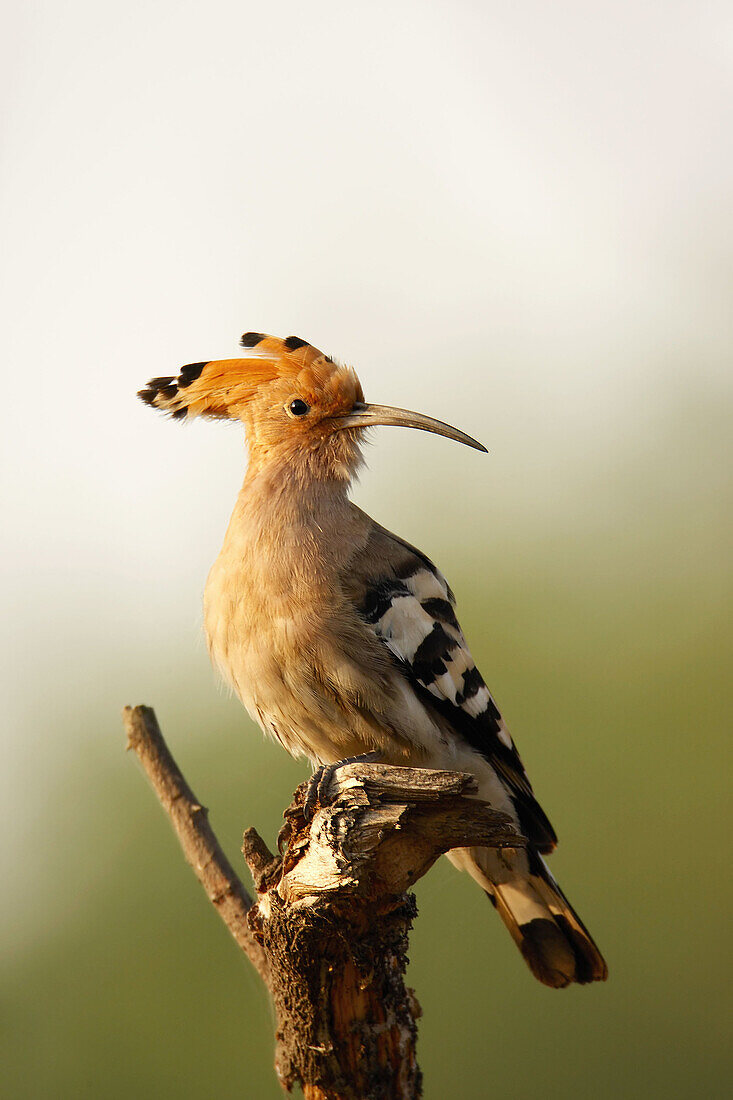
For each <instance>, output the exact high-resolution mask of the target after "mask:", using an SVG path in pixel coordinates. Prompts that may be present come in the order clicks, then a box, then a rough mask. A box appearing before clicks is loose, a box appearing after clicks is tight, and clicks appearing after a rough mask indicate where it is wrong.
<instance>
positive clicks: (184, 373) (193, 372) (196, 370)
mask: <svg viewBox="0 0 733 1100" xmlns="http://www.w3.org/2000/svg"><path fill="white" fill-rule="evenodd" d="M205 366H206V363H187V364H186V366H185V367H181V373H180V374H179V375H178V385H179V387H180V388H181V389H185V388H186V386H190V385H191V383H192V382H195V381H196V379H197V378H199V377H200V375H201V371H202V370H203V369H204V367H205Z"/></svg>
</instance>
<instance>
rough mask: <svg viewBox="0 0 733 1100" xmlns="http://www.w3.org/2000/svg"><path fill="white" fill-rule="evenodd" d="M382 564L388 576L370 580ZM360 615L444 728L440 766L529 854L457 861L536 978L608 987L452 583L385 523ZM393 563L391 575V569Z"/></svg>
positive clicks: (506, 852) (470, 852)
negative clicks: (465, 781) (548, 858)
mask: <svg viewBox="0 0 733 1100" xmlns="http://www.w3.org/2000/svg"><path fill="white" fill-rule="evenodd" d="M375 562H379V575H376V576H374V575H372V576H371V577H368V573H369V570H370V567H371V568H372V569H373V563H375ZM354 565H356V566H357V570H356V571H357V573H359V572H361V573H362V577H364V574H367V577H364V579H365V580H366V585H365V589H364V588H362V599H361V601H360V605H359V612H360V615H361V617H362V618H363V619H364V620H365V622H366V623H368V624H369V625H370V626H371V628H372V629H373V630H374V632H375V633H376V635H377V637H378V638H379V639H380V640H381V641H382V642H383V644H384V645H385V646H387V648H388V649H389V650H390V652H391V653H392V655H393V657H394V661H395V665H396V669H397V670H398V672H399V674H400V675H401V676H403V677H404V679H405V680H406V681H407V683H408V684H409V686H410V687H411V688H412V691H413V692H414V694H415V696H416V697H417V700H418V701H419V703H420V704H422V706H423V707H424V708H425V710H426V711H427V712H428V714H429V716H430V719H431V720H432V722H433V723H436V724H437V725H439V726H440V727H441V728H442V729H443V730H445V743H446V753H447V755H446V757H445V758H443V759H441V760H435V761H434V762H431V763H432V764H433V766H436V767H446V766H447V767H450V766H454V767H460V768H462V769H463V770H466V771H469V770H470V771H472V772H473V773H474V774H475V775H476V777H477V779H478V782H479V797H481V798H484V799H486V801H488V802H490V803H491V804H492V805H494V806H495V807H496V808H498V809H501V810H504V811H505V812H507V813H509V814H510V815H511V816H512V818H513V820H514V822H515V824H516V826H517V828H518V830H519V831H520V832H521V833H523V834H524V836H526V837H527V840H528V841H529V844H528V847H527V849H526V850H522V849H502V850H493V849H487V848H470V849H458V850H455V851H453V852H451V853H449V858H450V859H451V861H452V862H453V863H454V864H455V865H456V866H458V867H460V868H461V869H462V870H466V871H468V872H469V874H471V875H472V877H473V878H474V879H476V881H477V882H478V883H479V884H480V885H481V886H482V887H483V888H484V890H485V891H486V893H487V894H488V896H489V898H490V900H491V902H492V904H493V905H494V907H495V908H496V910H497V912H498V913H499V915H500V917H501V919H502V920H503V922H504V924H505V925H506V927H507V928H508V930H509V932H510V933H511V935H512V938H513V939H514V941H515V943H516V944H517V946H518V947H519V949H520V951H521V952H522V955H523V957H524V959H525V960H526V962H527V963H528V965H529V967H530V970H531V971H532V973H533V974H534V975H535V977H536V978H538V979H539V981H541V982H544V984H545V985H549V986H552V987H554V988H562V987H564V986H567V985H570V984H571V983H572V982H577V983H580V984H585V983H587V982H593V981H604V980H605V979H606V977H607V976H608V971H607V968H606V963H605V962H604V960H603V957H602V955H601V953H600V951H599V950H598V948H597V947H596V945H595V943H594V942H593V939H592V938H591V936H590V934H589V933H588V931H587V929H586V928H585V925H584V924H583V922H582V921H581V919H580V917H579V916H578V915H577V913H576V912H575V910H574V909H573V908H572V906H571V905H570V903H569V902H568V900H567V898H566V897H565V895H564V894H563V892H562V890H561V889H560V887H559V886H558V884H557V883H556V882H555V879H554V878H553V877H552V875H551V874H550V871H549V870H548V868H547V865H546V863H545V861H544V859H543V858H542V856H543V855H544V854H548V853H549V852H551V851H552V850H553V849H554V847H555V845H556V843H557V838H556V836H555V832H554V830H553V828H552V825H551V824H550V822H549V821H548V819H547V817H546V815H545V813H544V811H543V810H542V808H541V806H540V805H539V803H538V802H537V800H536V799H535V796H534V793H533V791H532V786H531V784H530V781H529V779H528V777H527V773H526V772H525V770H524V766H523V764H522V761H521V759H520V756H519V753H518V752H517V749H516V747H515V745H514V742H513V741H512V738H511V737H510V735H509V733H508V731H507V729H506V726H505V724H504V722H503V720H502V717H501V715H500V713H499V711H498V709H497V707H496V704H495V703H494V700H493V699H492V697H491V695H490V693H489V691H488V688H487V687H486V684H485V683H484V680H483V678H482V676H481V674H480V673H479V671H478V669H477V668H476V666H475V664H474V661H473V658H472V657H471V654H470V652H469V649H468V646H467V644H466V640H465V638H464V636H463V632H462V631H461V628H460V626H459V623H458V621H457V619H456V616H455V612H454V603H455V600H454V596H453V593H452V592H451V590H450V588H449V586H448V584H447V582H446V581H445V578H444V577H443V576H442V574H441V573H440V572H439V571H438V570H437V569H436V568H435V566H434V565H433V564H432V562H430V561H429V560H428V559H427V558H426V557H425V556H424V555H423V554H421V553H420V551H418V550H416V549H415V548H414V547H412V546H410V545H409V544H407V543H404V542H402V540H400V539H398V538H396V536H394V535H392V534H391V533H390V532H388V531H386V530H385V529H384V528H381V527H379V526H377V525H375V526H374V528H373V534H372V537H371V539H370V542H369V545H368V546H367V547H366V548H365V550H364V555H363V559H362V562H361V563H354ZM390 565H391V568H390Z"/></svg>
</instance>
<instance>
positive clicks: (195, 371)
mask: <svg viewBox="0 0 733 1100" xmlns="http://www.w3.org/2000/svg"><path fill="white" fill-rule="evenodd" d="M240 344H241V345H242V348H243V351H242V355H241V356H240V357H239V358H237V359H214V360H210V361H204V362H200V363H188V364H187V365H186V366H185V367H182V368H181V371H180V373H179V375H178V377H177V378H175V377H173V376H167V377H162V378H151V380H150V381H149V382H148V384H147V386H146V387H145V388H144V389H142V390H140V391H139V393H138V397H139V398H140V400H141V401H144V402H145V403H146V404H147V405H152V406H153V408H156V409H160V410H161V411H163V412H167V413H168V414H169V415H170V416H172V417H173V418H174V419H175V420H183V419H185V418H188V419H192V418H193V417H195V416H206V417H213V418H216V419H232V420H239V419H241V417H242V414H243V412H244V409H245V407H246V405H247V404H248V402H250V401H251V400H252V398H253V397H254V396H255V394H256V393H257V391H258V389H259V388H260V387H261V386H262V385H264V384H266V383H267V382H271V381H273V380H274V379H275V378H283V377H288V376H290V377H293V378H295V377H296V376H297V375H298V374H300V372H301V371H302V370H303V369H304V368H306V367H311V366H313V365H315V364H317V363H323V364H331V363H333V360H332V359H331V358H330V357H329V356H327V355H324V354H323V352H321V351H319V350H318V348H314V347H313V346H312V345H311V344H308V343H307V342H306V341H305V340H301V338H300V337H299V336H288V337H287V339H285V340H281V339H280V338H279V337H277V336H267V335H265V334H264V333H262V332H245V334H244V336H242V338H241V340H240Z"/></svg>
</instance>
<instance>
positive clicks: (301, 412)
mask: <svg viewBox="0 0 733 1100" xmlns="http://www.w3.org/2000/svg"><path fill="white" fill-rule="evenodd" d="M286 408H287V411H288V413H289V414H290V415H291V416H305V414H306V413H309V412H310V411H311V407H310V405H307V404H306V402H305V401H303V400H302V399H301V398H300V397H296V399H295V401H291V402H290V404H289V405H288V406H286Z"/></svg>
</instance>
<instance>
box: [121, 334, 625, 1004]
mask: <svg viewBox="0 0 733 1100" xmlns="http://www.w3.org/2000/svg"><path fill="white" fill-rule="evenodd" d="M240 344H241V352H240V353H239V355H238V357H237V358H234V359H224V360H213V361H208V362H198V363H190V364H188V365H186V366H184V367H183V368H182V369H181V370H180V372H179V374H178V375H177V376H166V377H159V378H153V379H151V381H150V382H149V383H148V384H147V386H146V387H145V388H144V389H142V390H140V391H139V394H138V396H139V397H140V398H141V399H142V400H143V401H144V402H145V403H146V404H148V405H151V406H153V407H154V408H156V409H159V410H161V411H163V412H165V413H168V414H169V415H170V416H172V417H173V418H174V419H176V420H181V421H190V420H192V419H194V418H196V417H199V416H200V417H207V418H214V419H224V420H227V419H228V420H235V421H239V422H241V423H242V424H243V425H244V431H245V436H246V444H247V450H248V463H247V470H246V475H245V478H244V483H243V486H242V489H241V491H240V493H239V496H238V498H237V501H236V504H235V507H234V511H233V513H232V516H231V520H230V522H229V526H228V528H227V531H226V535H225V538H224V543H223V546H222V549H221V552H220V553H219V556H218V557H217V559H216V561H215V563H214V565H213V567H212V569H211V572H210V573H209V577H208V580H207V582H206V587H205V591H204V629H205V633H206V639H207V644H208V648H209V653H210V656H211V659H212V662H213V664H214V666H215V667H216V668H217V669H218V670H219V672H220V673H221V675H222V676H223V678H224V680H225V681H226V682H227V683H228V684H229V685H230V686H231V687H232V688H233V690H234V692H235V693H236V694H237V695H238V696H239V698H240V700H241V701H242V703H243V704H244V706H245V707H246V709H247V711H248V712H249V714H250V716H251V717H252V718H253V719H254V721H255V722H256V723H258V724H259V726H260V727H261V728H262V730H264V731H265V733H266V734H269V735H270V736H272V737H273V738H274V739H275V740H276V741H277V742H279V743H280V744H281V745H282V746H283V747H284V748H285V749H286V750H287V751H288V752H289V753H291V755H293V756H295V757H302V756H304V757H306V758H308V759H309V760H310V762H311V764H312V765H314V766H315V767H316V768H324V767H330V766H333V765H335V764H337V763H338V762H340V761H344V760H348V759H352V758H362V757H366V758H368V759H372V760H379V761H380V762H381V763H384V764H391V765H397V766H410V767H422V768H438V769H454V770H457V771H463V772H468V773H471V774H472V775H473V776H475V778H476V780H477V784H478V795H477V796H478V797H480V798H482V799H484V800H485V801H486V802H488V803H490V804H491V806H492V807H494V808H495V809H497V810H500V811H503V812H505V813H507V814H509V816H510V817H511V820H512V822H513V823H514V825H515V827H516V829H517V830H518V832H520V833H521V834H523V836H524V837H526V839H527V847H526V849H523V848H520V847H517V848H507V849H500V850H496V849H489V848H477V847H474V848H461V849H455V850H453V851H452V852H449V853H448V857H449V859H451V861H452V862H453V863H454V864H455V865H456V866H457V867H458V868H460V869H461V870H464V871H467V872H468V873H469V874H470V875H471V876H472V877H473V878H474V879H475V880H476V881H477V882H478V884H479V885H480V886H481V887H482V889H483V890H484V891H485V893H486V894H487V895H488V897H489V899H490V901H491V902H492V904H493V906H494V908H495V909H496V910H497V912H498V914H499V916H500V917H501V919H502V921H503V922H504V924H505V925H506V927H507V929H508V930H509V932H510V934H511V936H512V938H513V939H514V941H515V943H516V944H517V946H518V947H519V950H520V951H521V954H522V956H523V957H524V959H525V961H526V962H527V964H528V965H529V968H530V970H531V972H532V973H533V974H534V976H535V978H537V979H538V980H539V981H540V982H542V983H543V984H545V985H547V986H550V987H553V988H563V987H565V986H569V985H570V984H572V983H579V984H586V983H589V982H593V981H603V980H605V979H606V977H607V967H606V963H605V961H604V959H603V956H602V955H601V953H600V951H599V950H598V948H597V946H596V944H595V943H594V941H593V939H592V937H591V936H590V934H589V932H588V931H587V929H586V928H585V925H584V924H583V922H582V921H581V919H580V917H579V916H578V915H577V913H576V912H575V910H574V909H573V908H572V906H571V905H570V903H569V902H568V900H567V898H566V897H565V895H564V894H563V892H562V890H561V889H560V887H559V886H558V884H557V882H556V881H555V879H554V878H553V876H552V874H551V873H550V871H549V869H548V867H547V863H546V861H545V859H544V857H545V856H546V855H548V854H549V853H550V852H551V851H552V850H553V849H554V847H555V845H556V842H557V837H556V834H555V831H554V829H553V827H552V825H551V824H550V822H549V820H548V818H547V816H546V815H545V813H544V811H543V810H542V808H541V806H540V805H539V803H538V802H537V800H536V798H535V795H534V792H533V789H532V785H531V783H530V781H529V778H528V776H527V773H526V771H525V769H524V766H523V764H522V761H521V758H520V756H519V753H518V751H517V749H516V746H515V744H514V741H513V740H512V738H511V736H510V734H509V731H508V730H507V727H506V725H505V723H504V720H503V719H502V716H501V714H500V712H499V710H498V708H497V706H496V703H495V702H494V699H493V697H492V695H491V694H490V692H489V690H488V688H487V686H486V683H485V682H484V679H483V677H482V676H481V674H480V672H479V671H478V669H477V667H476V664H475V662H474V660H473V657H472V656H471V652H470V650H469V648H468V644H467V642H466V639H465V637H464V634H463V631H462V629H461V627H460V624H459V622H458V619H457V617H456V612H455V598H454V595H453V592H452V591H451V589H450V587H449V585H448V582H447V581H446V579H445V577H444V576H443V574H442V573H441V572H440V570H439V569H438V568H437V567H436V566H435V565H434V564H433V562H432V561H431V560H430V558H428V557H427V556H426V555H425V554H424V553H422V551H420V550H418V549H417V548H416V547H414V546H412V545H411V544H410V543H408V542H406V541H405V540H404V539H402V538H400V537H399V536H397V535H395V534H392V533H391V532H390V531H388V530H387V529H386V528H384V527H382V526H381V525H380V524H379V523H377V522H376V521H375V520H373V519H372V518H371V517H370V516H368V515H367V514H366V513H365V512H363V511H362V510H361V509H360V508H358V507H357V506H356V505H355V504H354V503H353V502H352V501H351V500H350V497H349V488H350V485H351V484H352V482H353V481H354V478H355V477H356V475H357V474H358V472H359V470H360V468H361V466H362V465H363V452H362V448H363V444H364V441H365V435H366V432H367V429H369V428H372V427H376V426H377V425H393V426H403V427H408V428H415V429H420V430H424V431H428V432H433V433H436V434H438V435H442V436H446V437H447V438H448V439H452V440H455V441H457V442H460V443H463V444H466V445H467V446H469V447H472V448H475V449H477V450H480V451H485V450H486V448H485V447H483V446H482V444H480V443H478V442H477V441H476V440H475V439H472V438H471V437H470V436H468V435H466V434H465V433H464V432H462V431H459V430H458V429H457V428H454V427H452V426H451V425H449V424H445V423H443V422H442V421H439V420H435V419H433V418H432V417H429V416H426V415H423V414H420V413H415V412H410V411H407V410H404V409H399V408H394V407H392V406H387V405H377V404H371V403H368V402H366V401H365V399H364V392H363V390H362V387H361V383H360V382H359V379H358V377H357V375H356V373H355V371H354V369H353V368H352V367H350V366H346V365H343V364H341V363H340V362H338V361H336V360H335V359H333V358H332V357H331V356H328V355H324V354H323V353H322V352H320V351H319V350H318V349H317V348H315V347H313V345H311V344H309V343H308V342H307V341H306V340H302V339H300V338H299V337H296V336H289V337H287V338H286V339H280V338H277V337H274V336H268V335H265V334H263V333H259V332H247V333H245V334H244V336H242V338H241V341H240Z"/></svg>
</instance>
